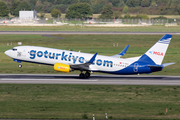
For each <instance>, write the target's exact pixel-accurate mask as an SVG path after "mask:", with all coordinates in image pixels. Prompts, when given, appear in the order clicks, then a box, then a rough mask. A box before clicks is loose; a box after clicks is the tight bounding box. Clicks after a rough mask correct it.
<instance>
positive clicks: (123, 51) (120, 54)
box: [111, 45, 129, 58]
mask: <svg viewBox="0 0 180 120" xmlns="http://www.w3.org/2000/svg"><path fill="white" fill-rule="evenodd" d="M128 48H129V45H127V46H126V47H125V48H124V49H123V50H122V51H121V53H119V54H117V55H114V56H111V57H116V58H119V57H121V56H123V55H125V54H126V51H127V49H128Z"/></svg>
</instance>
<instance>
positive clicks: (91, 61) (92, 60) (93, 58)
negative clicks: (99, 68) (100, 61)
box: [87, 53, 97, 64]
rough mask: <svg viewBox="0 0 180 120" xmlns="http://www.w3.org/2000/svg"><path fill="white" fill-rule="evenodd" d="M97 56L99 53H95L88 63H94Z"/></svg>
mask: <svg viewBox="0 0 180 120" xmlns="http://www.w3.org/2000/svg"><path fill="white" fill-rule="evenodd" d="M96 56H97V53H95V54H94V56H93V57H92V58H91V59H90V60H89V62H87V63H91V64H92V63H93V62H94V60H95V58H96Z"/></svg>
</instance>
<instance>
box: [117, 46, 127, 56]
mask: <svg viewBox="0 0 180 120" xmlns="http://www.w3.org/2000/svg"><path fill="white" fill-rule="evenodd" d="M128 48H129V45H127V46H126V47H125V48H124V49H123V50H122V51H121V53H120V54H119V55H121V56H123V55H124V54H125V53H126V51H127V49H128Z"/></svg>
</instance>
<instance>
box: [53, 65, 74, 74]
mask: <svg viewBox="0 0 180 120" xmlns="http://www.w3.org/2000/svg"><path fill="white" fill-rule="evenodd" d="M54 70H56V71H60V72H66V73H69V72H71V71H72V70H71V68H70V65H67V64H63V63H55V64H54Z"/></svg>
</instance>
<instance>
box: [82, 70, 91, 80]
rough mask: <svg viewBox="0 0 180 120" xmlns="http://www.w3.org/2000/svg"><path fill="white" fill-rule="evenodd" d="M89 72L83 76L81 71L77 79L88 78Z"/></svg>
mask: <svg viewBox="0 0 180 120" xmlns="http://www.w3.org/2000/svg"><path fill="white" fill-rule="evenodd" d="M90 75H91V74H90V72H89V71H86V73H85V74H84V73H83V71H81V73H80V74H79V78H81V79H82V78H89V77H90Z"/></svg>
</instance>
